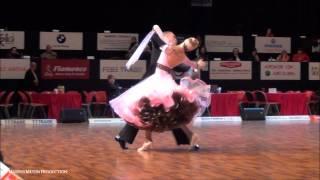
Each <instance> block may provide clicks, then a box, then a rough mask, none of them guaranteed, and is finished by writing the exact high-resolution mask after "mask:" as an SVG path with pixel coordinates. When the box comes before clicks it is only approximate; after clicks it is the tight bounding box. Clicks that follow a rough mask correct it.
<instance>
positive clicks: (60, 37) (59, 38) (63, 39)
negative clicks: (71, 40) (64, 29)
mask: <svg viewBox="0 0 320 180" xmlns="http://www.w3.org/2000/svg"><path fill="white" fill-rule="evenodd" d="M57 41H58V43H60V44H62V43H64V42H66V36H65V35H64V34H58V36H57Z"/></svg>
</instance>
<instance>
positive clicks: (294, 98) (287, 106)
mask: <svg viewBox="0 0 320 180" xmlns="http://www.w3.org/2000/svg"><path fill="white" fill-rule="evenodd" d="M267 98H268V101H270V102H277V103H280V114H281V115H308V105H307V102H308V101H309V100H310V98H311V96H310V95H309V94H307V93H267Z"/></svg>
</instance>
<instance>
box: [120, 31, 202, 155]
mask: <svg viewBox="0 0 320 180" xmlns="http://www.w3.org/2000/svg"><path fill="white" fill-rule="evenodd" d="M164 36H165V38H166V41H167V42H164V41H163V40H161V39H160V37H159V36H158V35H157V34H155V35H153V37H152V39H151V45H152V51H151V58H150V63H149V66H148V69H147V71H146V73H145V74H144V75H143V77H142V79H145V78H147V77H149V76H150V75H152V74H153V73H154V72H155V69H156V66H157V60H158V58H159V56H160V54H161V49H160V48H161V46H163V45H165V44H171V45H175V44H177V39H176V36H175V35H174V34H173V33H172V32H164ZM197 64H198V66H199V67H202V66H204V63H203V61H202V60H200V61H198V63H197ZM189 69H190V66H187V65H185V64H181V65H179V66H177V67H175V68H174V71H176V72H187V71H188V70H189ZM138 131H139V129H137V128H136V127H134V126H131V125H130V124H126V125H125V126H124V127H123V128H122V130H121V131H120V133H119V135H117V136H116V137H115V140H116V141H117V142H118V143H119V144H120V147H121V148H122V149H128V148H127V146H126V143H130V144H132V143H133V141H134V139H135V137H136V135H137V134H138ZM172 132H173V135H174V137H175V139H176V142H177V144H178V145H181V144H190V143H191V138H192V134H193V133H192V132H191V131H190V130H189V129H188V128H187V127H186V126H184V127H182V128H176V129H173V130H172ZM199 148H200V147H199V145H198V144H195V145H193V146H192V147H191V149H192V150H198V149H199Z"/></svg>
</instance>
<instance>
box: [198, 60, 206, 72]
mask: <svg viewBox="0 0 320 180" xmlns="http://www.w3.org/2000/svg"><path fill="white" fill-rule="evenodd" d="M197 66H198V68H197V69H201V70H203V69H204V67H205V66H206V63H205V62H204V61H203V59H199V60H198V61H197Z"/></svg>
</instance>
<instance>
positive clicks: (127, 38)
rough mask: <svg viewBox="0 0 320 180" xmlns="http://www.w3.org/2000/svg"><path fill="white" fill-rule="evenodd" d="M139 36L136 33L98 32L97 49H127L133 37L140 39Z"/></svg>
mask: <svg viewBox="0 0 320 180" xmlns="http://www.w3.org/2000/svg"><path fill="white" fill-rule="evenodd" d="M138 36H139V35H138V34H136V33H98V34H97V50H98V51H105V50H108V51H127V50H128V49H129V46H130V43H131V39H132V37H135V38H136V39H137V40H138Z"/></svg>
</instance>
